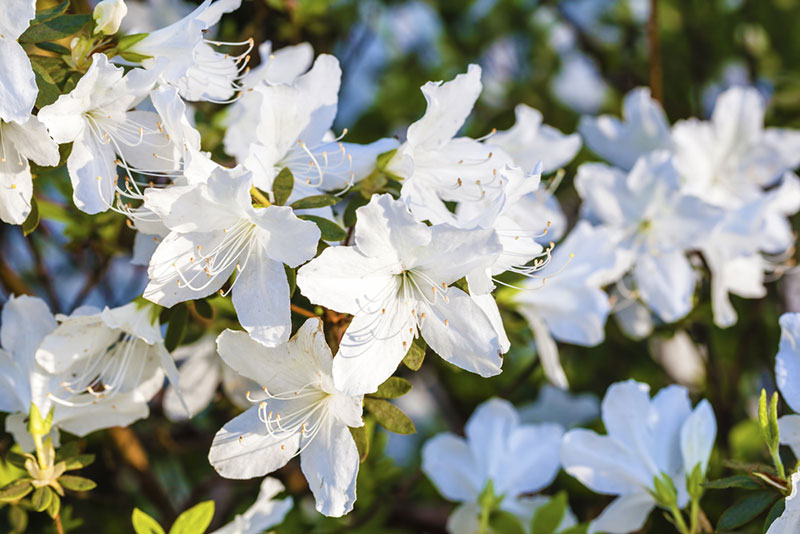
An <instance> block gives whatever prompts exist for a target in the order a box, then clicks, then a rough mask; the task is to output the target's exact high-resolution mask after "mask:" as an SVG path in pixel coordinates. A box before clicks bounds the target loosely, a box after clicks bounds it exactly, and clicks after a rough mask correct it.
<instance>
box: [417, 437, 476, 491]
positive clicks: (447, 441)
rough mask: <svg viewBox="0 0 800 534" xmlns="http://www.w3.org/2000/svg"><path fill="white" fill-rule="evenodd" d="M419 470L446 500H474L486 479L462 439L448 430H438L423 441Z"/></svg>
mask: <svg viewBox="0 0 800 534" xmlns="http://www.w3.org/2000/svg"><path fill="white" fill-rule="evenodd" d="M489 454H490V451H482V452H481V455H482V456H483V455H489ZM422 471H423V472H424V473H425V474H426V475H427V476H428V478H430V479H431V482H433V484H434V486H436V489H437V490H439V493H441V494H442V495H443V496H444V498H445V499H448V500H450V501H457V502H468V501H474V500H476V499H477V498H478V495H479V494H480V492H481V491H482V490H483V485H484V484H485V483H486V480H484V476H485V473H483V472H481V471H480V470H479V469H478V466H477V465H476V463H475V456H473V455H472V450H471V449H470V447H469V446H468V445H467V443H466V441H464V439H462V438H460V437H458V436H455V435H453V434H449V433H443V434H438V435H436V436H434V437H433V438H431V439H429V440H428V441H427V442H425V445H424V446H423V447H422Z"/></svg>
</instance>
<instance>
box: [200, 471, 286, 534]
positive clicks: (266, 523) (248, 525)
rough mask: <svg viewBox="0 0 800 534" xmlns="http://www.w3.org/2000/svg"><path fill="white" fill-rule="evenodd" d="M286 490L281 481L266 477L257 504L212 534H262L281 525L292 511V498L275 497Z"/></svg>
mask: <svg viewBox="0 0 800 534" xmlns="http://www.w3.org/2000/svg"><path fill="white" fill-rule="evenodd" d="M284 489H286V488H284V487H283V484H281V482H280V481H279V480H277V479H275V478H272V477H266V478H265V479H264V480H263V481H262V482H261V489H260V490H259V492H258V498H256V502H254V503H253V505H252V506H251V507H250V508H248V509H247V511H246V512H245V513H243V514H238V515H237V516H236V517H235V518H234V520H233V521H231V522H230V523H228V524H227V525H225V526H224V527H222V528H220V529H218V530H215V531H214V532H213V533H212V534H260V533H261V532H264V531H265V530H267V529H270V528H272V527H274V526H277V525H280V524H281V523H283V518H284V517H286V514H288V513H289V510H291V509H292V498H291V497H286V498H285V499H280V500H277V499H275V496H276V495H278V494H279V493H280V492H282V491H283V490H284Z"/></svg>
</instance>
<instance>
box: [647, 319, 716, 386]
mask: <svg viewBox="0 0 800 534" xmlns="http://www.w3.org/2000/svg"><path fill="white" fill-rule="evenodd" d="M649 346H650V352H651V354H652V356H653V359H654V360H655V361H656V362H658V363H659V364H661V366H662V367H663V368H664V370H665V371H666V372H667V374H668V375H669V376H670V378H672V379H673V380H674V381H675V382H677V383H679V384H681V385H684V386H688V387H690V388H691V387H694V388H700V387H701V386H702V384H704V383H705V382H704V381H705V378H706V360H707V356H708V354H707V351H706V350H705V347H701V346H699V345H697V344H695V342H694V341H692V338H691V337H690V336H689V334H688V333H687V332H686V330H677V331H675V333H674V334H671V335H669V336H652V337H651V338H650V339H649Z"/></svg>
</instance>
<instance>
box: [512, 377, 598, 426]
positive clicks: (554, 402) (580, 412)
mask: <svg viewBox="0 0 800 534" xmlns="http://www.w3.org/2000/svg"><path fill="white" fill-rule="evenodd" d="M519 416H520V418H521V419H522V421H523V422H525V423H558V424H560V425H561V426H563V427H565V428H569V427H572V426H577V425H582V424H584V423H588V422H590V421H594V420H595V419H597V418H598V417H600V400H599V399H598V398H597V397H596V396H595V395H593V394H591V393H580V394H573V393H570V392H569V391H565V390H563V389H561V388H557V387H554V386H551V385H550V384H543V385H542V387H541V389H540V390H539V396H538V397H537V398H536V400H535V401H533V402H530V403H528V404H525V405H522V406H520V407H519Z"/></svg>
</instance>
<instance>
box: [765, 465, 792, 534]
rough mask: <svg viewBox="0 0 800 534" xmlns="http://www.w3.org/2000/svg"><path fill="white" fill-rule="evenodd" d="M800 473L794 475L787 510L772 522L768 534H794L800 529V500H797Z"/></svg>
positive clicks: (787, 500)
mask: <svg viewBox="0 0 800 534" xmlns="http://www.w3.org/2000/svg"><path fill="white" fill-rule="evenodd" d="M798 484H800V472H797V473H794V474H792V492H791V494H789V496H788V497H786V508H785V509H784V511H783V513H782V514H781V515H780V517H779V518H778V519H776V520H775V521H773V522H772V524H771V525H770V527H769V530H767V533H766V534H792V533H794V532H797V531H798V530H799V529H800V500H798V499H797V485H798Z"/></svg>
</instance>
